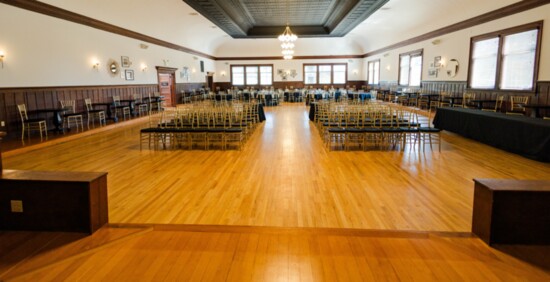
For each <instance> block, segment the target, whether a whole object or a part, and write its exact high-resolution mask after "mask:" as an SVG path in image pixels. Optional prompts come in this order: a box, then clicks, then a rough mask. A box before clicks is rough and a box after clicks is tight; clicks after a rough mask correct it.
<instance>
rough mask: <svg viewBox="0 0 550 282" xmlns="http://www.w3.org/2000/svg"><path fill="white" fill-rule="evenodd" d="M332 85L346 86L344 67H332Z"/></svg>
mask: <svg viewBox="0 0 550 282" xmlns="http://www.w3.org/2000/svg"><path fill="white" fill-rule="evenodd" d="M333 74H334V76H333V77H334V78H333V79H332V83H334V84H346V65H334V72H333Z"/></svg>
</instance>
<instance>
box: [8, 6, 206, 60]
mask: <svg viewBox="0 0 550 282" xmlns="http://www.w3.org/2000/svg"><path fill="white" fill-rule="evenodd" d="M0 3H4V4H6V5H11V6H14V7H18V8H21V9H25V10H28V11H32V12H36V13H39V14H43V15H47V16H51V17H55V18H59V19H63V20H67V21H70V22H73V23H77V24H82V25H86V26H89V27H93V28H96V29H99V30H103V31H107V32H111V33H115V34H118V35H122V36H125V37H129V38H133V39H137V40H141V41H144V42H147V43H151V44H155V45H159V46H163V47H166V48H170V49H174V50H178V51H182V52H186V53H189V54H193V55H197V56H201V57H205V58H208V59H212V60H215V59H216V57H214V56H212V55H208V54H205V53H202V52H199V51H196V50H193V49H190V48H187V47H184V46H181V45H177V44H173V43H170V42H168V41H164V40H160V39H157V38H154V37H151V36H148V35H145V34H141V33H138V32H135V31H131V30H128V29H125V28H122V27H119V26H116V25H112V24H109V23H106V22H102V21H99V20H96V19H93V18H90V17H86V16H83V15H81V14H77V13H74V12H71V11H67V10H64V9H61V8H58V7H55V6H52V5H49V4H46V3H42V2H38V1H31V0H0Z"/></svg>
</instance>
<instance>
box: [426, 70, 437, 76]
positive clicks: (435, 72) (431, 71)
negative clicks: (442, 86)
mask: <svg viewBox="0 0 550 282" xmlns="http://www.w3.org/2000/svg"><path fill="white" fill-rule="evenodd" d="M437 73H438V69H437V68H428V76H430V77H437Z"/></svg>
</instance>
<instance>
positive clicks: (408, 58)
mask: <svg viewBox="0 0 550 282" xmlns="http://www.w3.org/2000/svg"><path fill="white" fill-rule="evenodd" d="M421 81H422V50H418V51H413V52H409V53H404V54H400V55H399V85H404V86H420V82H421Z"/></svg>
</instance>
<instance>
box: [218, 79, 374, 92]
mask: <svg viewBox="0 0 550 282" xmlns="http://www.w3.org/2000/svg"><path fill="white" fill-rule="evenodd" d="M331 85H332V86H333V87H334V88H344V87H354V86H355V89H361V87H363V85H367V82H366V81H364V80H348V82H347V83H346V84H311V85H310V84H308V85H307V86H308V87H309V86H312V87H313V88H315V89H317V88H323V87H325V86H328V87H330V86H331ZM232 86H233V85H232V84H231V82H214V89H215V88H216V87H219V88H220V89H221V90H225V89H229V88H231V87H232ZM304 86H305V84H304V82H303V81H273V87H274V88H275V89H287V88H291V87H292V88H294V89H301V88H304ZM239 88H243V87H242V86H240V87H239ZM255 88H258V87H255Z"/></svg>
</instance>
